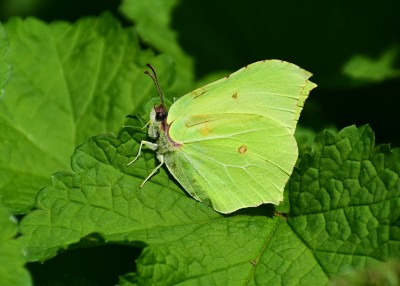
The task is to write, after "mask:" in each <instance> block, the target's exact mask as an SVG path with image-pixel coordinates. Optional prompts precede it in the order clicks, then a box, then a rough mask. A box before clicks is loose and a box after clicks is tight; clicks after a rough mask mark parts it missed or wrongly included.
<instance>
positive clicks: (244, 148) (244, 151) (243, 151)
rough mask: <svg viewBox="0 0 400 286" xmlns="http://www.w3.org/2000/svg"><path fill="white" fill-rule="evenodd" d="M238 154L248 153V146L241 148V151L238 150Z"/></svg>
mask: <svg viewBox="0 0 400 286" xmlns="http://www.w3.org/2000/svg"><path fill="white" fill-rule="evenodd" d="M238 152H239V153H240V154H244V153H246V152H247V147H246V145H242V146H240V147H239V149H238Z"/></svg>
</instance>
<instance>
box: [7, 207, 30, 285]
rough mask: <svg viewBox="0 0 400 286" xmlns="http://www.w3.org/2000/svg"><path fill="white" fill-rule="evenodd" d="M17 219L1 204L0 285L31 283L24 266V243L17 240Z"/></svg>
mask: <svg viewBox="0 0 400 286" xmlns="http://www.w3.org/2000/svg"><path fill="white" fill-rule="evenodd" d="M17 229H18V226H17V223H16V219H15V218H14V217H13V216H12V215H11V213H10V212H9V211H8V210H7V209H6V208H5V207H4V206H3V205H0V285H2V286H15V285H18V286H25V285H26V286H27V285H31V279H30V276H29V274H28V271H27V270H26V269H24V268H23V265H24V264H25V259H24V256H23V250H22V247H23V244H22V243H21V241H17V240H15V237H16V235H17Z"/></svg>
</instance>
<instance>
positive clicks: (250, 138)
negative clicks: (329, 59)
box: [127, 60, 316, 213]
mask: <svg viewBox="0 0 400 286" xmlns="http://www.w3.org/2000/svg"><path fill="white" fill-rule="evenodd" d="M147 66H148V67H149V68H150V72H149V71H146V72H145V73H146V74H147V75H149V76H150V77H151V78H152V80H153V81H154V83H155V85H156V87H157V89H158V92H159V94H160V104H156V105H155V106H154V107H153V108H152V109H151V112H150V121H149V125H148V136H149V137H150V138H151V139H153V140H154V141H155V142H152V141H142V142H141V143H140V146H139V151H138V153H137V156H136V157H135V158H134V159H133V160H132V161H131V162H130V163H128V164H127V165H130V164H132V163H133V162H135V161H136V160H137V159H138V158H139V156H140V154H141V150H142V148H143V146H146V147H148V148H150V149H151V150H153V151H155V152H156V153H157V159H158V161H159V162H160V163H159V164H158V166H157V167H156V168H155V169H154V170H153V171H152V172H151V173H150V174H149V175H148V177H147V178H146V179H145V180H144V181H143V183H142V185H141V187H142V186H143V185H144V184H145V183H146V182H147V181H148V180H149V179H150V178H151V177H152V176H153V175H154V174H155V173H156V172H157V171H158V170H159V168H161V166H163V165H164V164H165V165H166V166H167V168H168V170H169V172H170V173H171V174H172V175H173V176H174V178H175V179H176V180H177V181H178V182H179V184H180V185H181V186H182V187H183V188H184V189H185V190H186V191H187V192H188V193H189V194H190V195H191V196H192V197H193V198H195V199H196V200H198V201H200V202H203V203H205V204H207V205H209V206H211V207H212V208H213V209H214V210H216V211H218V212H221V213H231V212H234V211H236V210H238V209H242V208H247V207H255V206H258V205H260V204H265V203H271V204H275V205H278V204H279V203H280V202H281V201H282V200H283V190H284V187H285V185H286V183H287V181H288V179H289V177H290V175H291V173H292V171H293V168H294V165H295V163H296V160H297V156H298V148H297V143H296V140H295V138H294V131H295V129H296V125H297V121H298V119H299V117H300V113H301V111H302V109H303V105H304V102H305V100H306V99H307V97H308V94H309V93H310V91H311V90H312V89H313V88H314V87H316V85H315V84H314V83H312V82H311V81H309V78H310V77H311V75H312V74H311V73H309V72H307V71H306V70H304V69H301V68H300V67H298V66H296V65H294V64H291V63H289V62H285V61H280V60H266V61H259V62H256V63H253V64H250V65H248V66H246V67H244V68H242V69H240V70H238V71H236V72H234V73H232V74H230V75H228V76H226V77H224V78H222V79H220V80H217V81H215V82H213V83H210V84H207V85H205V86H203V87H200V88H197V89H195V90H194V91H192V92H190V93H188V94H186V95H184V96H182V97H181V98H179V99H177V100H176V101H175V102H174V103H173V104H172V105H171V107H170V108H169V110H168V109H167V107H166V106H165V104H164V101H163V95H162V92H161V88H160V85H159V83H158V79H157V75H156V72H155V70H154V68H153V67H152V66H151V65H149V64H148V65H147Z"/></svg>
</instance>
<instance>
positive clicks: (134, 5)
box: [120, 0, 194, 91]
mask: <svg viewBox="0 0 400 286" xmlns="http://www.w3.org/2000/svg"><path fill="white" fill-rule="evenodd" d="M178 4H179V0H168V1H157V0H148V1H140V0H124V1H122V4H121V7H120V11H121V12H122V13H123V14H124V15H125V16H127V17H128V18H129V19H132V20H133V21H134V22H135V24H136V26H135V28H136V30H137V32H138V34H139V35H140V37H141V39H142V40H143V41H144V42H145V43H147V44H148V45H149V46H151V47H152V48H154V49H155V50H157V51H159V52H161V53H165V54H168V55H169V56H171V57H172V58H173V59H174V61H176V63H177V73H178V78H179V80H177V81H176V82H175V84H176V85H177V86H176V87H173V88H172V89H178V90H184V91H187V90H189V89H190V88H191V87H192V86H191V85H192V81H193V68H194V67H193V60H192V59H191V58H190V57H189V56H188V55H187V54H186V53H185V52H184V51H183V49H182V48H181V46H180V45H179V43H178V39H177V38H178V36H177V33H176V32H175V31H174V30H173V29H172V28H171V27H170V25H171V21H172V11H173V10H174V8H175V7H176V6H177V5H178ZM154 11H157V13H154Z"/></svg>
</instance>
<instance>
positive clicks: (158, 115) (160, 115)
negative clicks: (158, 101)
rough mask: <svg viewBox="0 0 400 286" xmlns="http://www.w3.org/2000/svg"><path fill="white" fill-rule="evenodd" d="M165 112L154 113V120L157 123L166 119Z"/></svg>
mask: <svg viewBox="0 0 400 286" xmlns="http://www.w3.org/2000/svg"><path fill="white" fill-rule="evenodd" d="M167 114H168V113H167V112H165V111H157V112H156V120H157V121H164V120H165V118H167Z"/></svg>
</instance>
